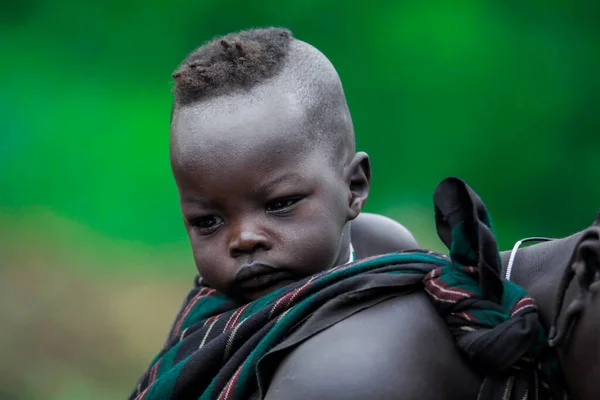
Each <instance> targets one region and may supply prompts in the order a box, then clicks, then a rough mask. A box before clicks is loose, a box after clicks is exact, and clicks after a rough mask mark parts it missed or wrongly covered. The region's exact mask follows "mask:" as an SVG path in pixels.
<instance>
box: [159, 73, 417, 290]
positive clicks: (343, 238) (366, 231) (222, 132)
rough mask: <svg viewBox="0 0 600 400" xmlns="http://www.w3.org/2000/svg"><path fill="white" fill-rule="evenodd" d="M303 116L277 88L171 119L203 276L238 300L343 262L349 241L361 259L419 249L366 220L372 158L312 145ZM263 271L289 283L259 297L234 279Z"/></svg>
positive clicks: (388, 225) (389, 227)
mask: <svg viewBox="0 0 600 400" xmlns="http://www.w3.org/2000/svg"><path fill="white" fill-rule="evenodd" d="M305 115H306V113H305V111H304V110H303V109H302V107H301V106H299V105H298V102H297V101H296V100H295V99H294V98H293V95H290V94H288V93H285V92H284V91H282V90H281V88H280V87H278V86H277V85H263V86H261V87H260V88H258V89H256V90H255V91H254V93H252V94H250V95H248V96H228V97H219V98H216V99H212V100H210V101H207V102H200V103H197V104H194V105H191V106H186V107H184V108H180V109H177V110H176V111H175V113H174V115H173V122H172V127H171V134H172V146H171V158H172V166H173V173H174V176H175V180H176V183H177V187H178V189H179V194H180V199H181V209H182V213H183V217H184V221H185V226H186V229H187V232H188V235H189V238H190V242H191V244H192V249H193V252H194V260H195V263H196V266H197V269H198V272H199V273H200V275H201V276H202V278H203V281H204V282H205V284H207V285H209V286H211V287H213V288H215V289H217V290H218V291H221V292H223V293H226V294H229V295H231V296H233V297H235V298H238V299H239V300H240V301H251V300H254V299H256V298H258V297H260V296H262V295H264V294H266V293H268V292H270V291H273V290H276V289H278V288H280V287H282V286H284V285H287V284H289V283H290V282H292V281H294V280H297V279H300V278H302V277H305V276H309V275H312V274H314V273H316V272H319V271H322V270H324V269H328V268H331V267H333V266H336V265H339V264H343V263H345V262H346V261H347V260H348V258H349V256H350V254H349V245H350V240H352V242H353V245H354V246H355V248H356V256H357V257H359V258H362V257H367V256H370V255H374V254H381V253H387V252H391V251H398V250H403V249H406V248H415V247H417V243H416V241H415V240H414V238H413V237H412V235H410V233H409V232H408V231H407V230H406V229H405V228H404V227H402V226H401V225H400V224H398V223H396V222H394V221H392V220H390V219H387V218H384V217H381V216H376V215H373V214H361V213H360V212H361V209H362V208H363V206H364V204H365V202H366V201H367V198H368V195H369V188H370V173H371V172H370V164H369V158H368V156H367V154H365V153H363V152H358V153H353V152H348V154H346V155H342V156H341V157H332V154H331V151H327V150H329V149H328V148H323V147H319V146H315V145H314V144H313V143H311V142H310V140H308V139H309V138H310V137H311V131H310V129H311V124H310V121H309V120H308V119H307V118H306V117H305ZM307 142H308V143H307ZM374 232H375V233H376V234H373V233H374ZM256 263H259V264H261V265H263V266H266V267H269V268H271V269H272V270H273V271H275V272H285V274H284V276H283V277H282V278H281V279H278V280H277V281H276V282H273V283H272V284H269V285H266V286H265V285H263V286H260V287H258V288H257V287H250V288H249V287H247V285H246V286H245V285H244V284H243V283H240V282H238V281H237V280H236V277H239V273H240V271H241V270H243V269H248V266H252V265H254V264H256Z"/></svg>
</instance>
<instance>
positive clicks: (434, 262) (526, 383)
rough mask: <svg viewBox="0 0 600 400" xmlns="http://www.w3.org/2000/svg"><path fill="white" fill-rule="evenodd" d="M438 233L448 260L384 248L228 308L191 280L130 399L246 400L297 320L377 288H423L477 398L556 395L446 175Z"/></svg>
mask: <svg viewBox="0 0 600 400" xmlns="http://www.w3.org/2000/svg"><path fill="white" fill-rule="evenodd" d="M434 203H435V211H436V223H437V229H438V234H439V236H440V238H441V239H442V241H443V242H444V243H445V244H446V245H447V246H448V247H449V248H450V257H447V256H444V255H442V254H437V253H434V252H431V251H410V252H402V253H393V254H387V255H382V256H377V257H372V258H369V259H363V260H359V261H355V262H352V263H350V264H346V265H343V266H339V267H336V268H333V269H330V270H327V271H323V272H321V273H319V274H316V275H313V276H311V277H308V278H306V279H303V280H301V281H299V282H296V283H294V284H291V285H288V286H286V287H284V288H281V289H279V290H277V291H275V292H273V293H270V294H268V295H265V296H263V297H261V298H259V299H257V300H255V301H253V302H251V303H248V304H243V305H241V304H236V303H235V302H234V301H232V300H231V299H229V298H227V297H226V296H224V295H222V294H220V293H217V292H215V291H214V290H213V289H210V288H207V287H203V286H201V285H198V286H197V287H196V288H195V290H194V291H192V293H190V295H189V296H188V298H187V300H186V303H185V304H184V306H183V307H182V309H181V311H180V312H179V315H178V316H177V319H176V321H175V323H174V325H173V327H172V329H171V332H170V334H169V338H168V340H167V342H166V343H165V346H164V348H163V350H162V351H161V352H160V353H159V354H158V355H157V356H156V357H155V358H154V360H153V361H152V363H151V365H150V367H149V369H148V371H147V372H146V373H145V374H144V375H143V376H142V378H141V379H140V381H139V384H138V386H137V388H136V390H135V391H134V392H133V393H132V395H131V396H130V400H133V399H135V400H150V399H161V400H162V399H177V400H180V399H202V400H204V399H206V400H208V399H218V400H229V399H247V398H248V397H249V396H251V395H252V394H253V393H256V392H257V390H258V389H259V388H260V389H261V392H262V393H264V387H260V386H261V382H260V380H259V379H258V378H257V365H258V364H259V360H260V359H261V357H263V356H265V354H267V353H268V352H269V351H270V350H271V349H273V348H274V347H275V346H277V345H278V344H279V343H281V342H282V341H283V340H284V339H285V338H286V337H288V335H289V334H290V333H292V332H293V330H294V329H295V328H297V327H298V326H299V325H301V323H302V322H303V321H305V320H306V319H307V318H309V317H311V316H314V317H316V316H317V315H323V314H322V313H321V314H318V311H319V310H322V309H324V308H327V307H329V306H331V304H333V303H335V304H338V305H339V304H341V305H349V304H350V305H351V304H361V303H368V302H369V299H371V298H373V296H375V295H380V294H381V292H385V293H388V294H392V295H394V296H401V295H402V294H406V293H408V292H412V291H415V290H424V291H425V292H426V293H427V294H428V295H429V298H430V300H431V302H432V304H433V305H434V306H435V309H436V310H437V311H438V313H439V315H440V316H441V317H442V318H443V319H444V320H445V322H446V324H447V326H448V328H449V330H450V332H451V333H452V335H453V337H454V339H455V341H456V344H457V346H458V347H459V349H460V350H461V351H462V352H463V354H464V355H465V356H466V357H467V359H468V360H470V362H471V363H472V364H473V366H474V367H476V368H477V370H478V371H483V373H484V375H485V379H484V380H483V383H482V386H481V390H480V396H479V398H481V399H524V398H536V399H538V398H539V399H559V398H560V399H563V398H565V397H566V395H565V393H564V391H563V389H562V385H561V384H560V383H561V382H562V378H561V376H560V371H559V370H558V368H557V365H558V364H557V362H556V358H555V357H554V354H553V353H551V352H550V351H549V348H548V346H547V339H546V335H545V332H544V330H543V328H542V326H541V325H540V323H539V320H538V313H537V308H536V306H535V304H534V302H533V300H532V299H531V298H530V297H528V296H527V293H526V292H525V290H524V289H522V288H521V287H519V286H517V285H516V284H515V283H513V282H510V281H504V280H502V278H501V277H500V269H501V264H500V256H499V253H498V250H497V246H496V242H495V239H494V235H493V233H492V228H491V222H490V220H489V218H488V215H487V211H486V210H485V207H484V205H483V203H482V202H481V200H480V199H479V197H478V196H477V195H476V194H475V193H474V192H473V191H472V190H471V189H470V188H469V187H468V186H467V185H466V184H465V183H464V182H462V181H461V180H459V179H456V178H448V179H446V180H444V181H443V182H442V183H441V184H440V185H439V186H438V188H437V189H436V192H435V194H434Z"/></svg>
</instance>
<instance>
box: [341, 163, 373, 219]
mask: <svg viewBox="0 0 600 400" xmlns="http://www.w3.org/2000/svg"><path fill="white" fill-rule="evenodd" d="M344 170H345V171H344V172H345V178H346V182H347V184H348V188H349V192H350V195H349V202H348V220H353V219H354V218H356V217H358V214H360V211H361V210H362V208H363V207H364V206H365V203H366V202H367V199H368V198H369V191H370V189H371V162H370V160H369V156H368V155H367V153H365V152H362V151H361V152H358V153H356V154H355V155H354V157H353V158H352V160H351V161H350V162H349V163H348V164H347V165H346V167H345V169H344Z"/></svg>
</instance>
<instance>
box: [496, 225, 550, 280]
mask: <svg viewBox="0 0 600 400" xmlns="http://www.w3.org/2000/svg"><path fill="white" fill-rule="evenodd" d="M551 240H555V239H554V238H548V237H541V236H538V237H530V238H525V239H521V240H519V241H517V243H515V245H514V246H513V248H512V250H511V252H510V257H509V258H508V265H507V267H506V275H505V277H504V278H505V279H506V280H507V281H510V276H511V274H512V269H513V264H514V263H515V258H516V257H517V250H519V247H521V245H522V244H523V243H526V242H549V241H551Z"/></svg>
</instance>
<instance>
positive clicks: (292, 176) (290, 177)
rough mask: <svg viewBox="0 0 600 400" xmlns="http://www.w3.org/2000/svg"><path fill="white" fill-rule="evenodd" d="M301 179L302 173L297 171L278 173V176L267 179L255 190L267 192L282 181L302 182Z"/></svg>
mask: <svg viewBox="0 0 600 400" xmlns="http://www.w3.org/2000/svg"><path fill="white" fill-rule="evenodd" d="M303 180H304V178H303V177H302V175H300V174H298V173H297V172H290V173H288V174H283V175H280V176H278V177H276V178H275V179H272V180H271V181H268V182H267V183H265V184H264V185H261V186H260V187H259V188H258V189H257V191H260V192H269V191H272V190H273V189H274V188H275V187H276V186H277V185H280V184H281V183H283V182H288V183H299V182H302V181H303Z"/></svg>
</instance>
